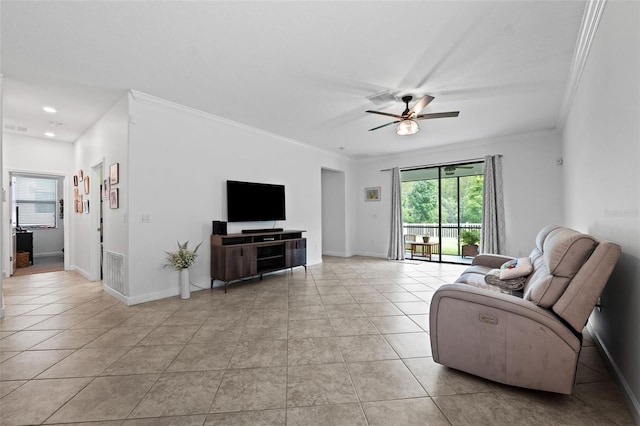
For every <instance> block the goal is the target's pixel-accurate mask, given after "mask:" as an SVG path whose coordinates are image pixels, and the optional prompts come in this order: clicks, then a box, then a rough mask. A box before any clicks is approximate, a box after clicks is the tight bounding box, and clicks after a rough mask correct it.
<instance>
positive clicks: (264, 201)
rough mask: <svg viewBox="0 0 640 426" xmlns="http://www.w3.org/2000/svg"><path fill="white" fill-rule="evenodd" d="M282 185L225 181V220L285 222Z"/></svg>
mask: <svg viewBox="0 0 640 426" xmlns="http://www.w3.org/2000/svg"><path fill="white" fill-rule="evenodd" d="M285 219H286V217H285V208H284V185H271V184H266V183H253V182H238V181H235V180H228V181H227V220H228V221H229V222H253V221H261V220H285Z"/></svg>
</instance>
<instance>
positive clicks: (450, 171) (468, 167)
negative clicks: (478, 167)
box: [442, 166, 473, 176]
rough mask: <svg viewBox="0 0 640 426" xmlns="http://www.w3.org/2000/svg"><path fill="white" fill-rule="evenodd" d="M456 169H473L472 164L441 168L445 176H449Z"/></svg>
mask: <svg viewBox="0 0 640 426" xmlns="http://www.w3.org/2000/svg"><path fill="white" fill-rule="evenodd" d="M456 169H473V166H445V167H443V169H442V170H443V171H444V174H445V175H446V176H451V175H453V174H454V173H455V172H456Z"/></svg>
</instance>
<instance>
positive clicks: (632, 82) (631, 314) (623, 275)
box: [563, 1, 640, 423]
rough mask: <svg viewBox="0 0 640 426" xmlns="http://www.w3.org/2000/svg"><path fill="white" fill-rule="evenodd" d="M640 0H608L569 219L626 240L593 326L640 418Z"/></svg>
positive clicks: (573, 147) (576, 130) (585, 87)
mask: <svg viewBox="0 0 640 426" xmlns="http://www.w3.org/2000/svg"><path fill="white" fill-rule="evenodd" d="M639 52H640V3H638V2H613V1H610V2H608V3H607V4H606V7H605V9H604V12H603V16H602V20H601V21H600V25H599V27H598V29H597V32H596V35H595V38H594V42H593V45H592V47H591V51H590V53H589V57H588V60H587V63H586V66H585V69H584V71H583V74H582V78H581V80H580V83H579V86H578V90H577V92H576V96H575V98H574V101H573V104H572V107H571V111H570V114H569V116H568V120H567V123H566V127H565V130H564V133H563V151H564V154H563V155H564V158H565V164H566V165H565V167H564V172H565V173H564V180H565V193H566V194H567V196H566V203H565V211H566V223H567V225H568V226H571V227H573V228H575V229H577V230H579V231H582V232H588V233H591V234H593V235H596V236H598V237H600V238H604V239H608V240H611V241H613V242H616V243H618V244H620V245H621V246H622V256H621V257H620V260H619V262H618V265H617V266H616V269H615V270H614V273H613V275H612V277H611V279H610V280H609V283H608V284H607V287H606V288H605V290H604V293H603V295H602V311H601V312H597V311H594V313H593V314H592V316H591V318H590V321H589V323H590V326H591V327H592V330H593V331H594V332H595V334H596V338H597V340H598V341H599V342H600V344H601V346H602V348H603V349H604V351H605V354H606V356H607V357H608V358H609V360H610V362H611V364H612V366H613V368H614V372H615V373H616V374H617V375H618V377H619V379H620V380H619V381H620V384H621V385H622V386H621V388H622V390H623V393H625V395H626V396H627V400H628V401H629V402H630V407H631V410H632V412H633V413H634V415H635V419H636V422H638V423H640V363H639V362H638V360H640V195H639V194H640V186H639V185H640V173H639V172H638V165H639V164H640V124H639V121H638V120H639V117H640V53H639Z"/></svg>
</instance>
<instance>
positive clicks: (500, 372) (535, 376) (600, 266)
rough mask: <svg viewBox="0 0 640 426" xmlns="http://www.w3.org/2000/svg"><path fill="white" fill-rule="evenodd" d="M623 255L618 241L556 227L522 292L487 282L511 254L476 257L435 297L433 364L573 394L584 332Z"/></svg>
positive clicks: (540, 241)
mask: <svg viewBox="0 0 640 426" xmlns="http://www.w3.org/2000/svg"><path fill="white" fill-rule="evenodd" d="M619 255H620V246H618V245H616V244H613V243H610V242H607V241H603V240H600V239H597V238H595V237H592V236H590V235H586V234H582V233H579V232H576V231H574V230H572V229H569V228H563V227H558V226H555V225H549V226H547V227H545V228H543V229H542V230H541V231H540V232H539V233H538V236H537V238H536V247H535V248H534V249H533V251H532V252H531V255H530V258H531V263H532V264H533V272H532V273H531V274H530V275H529V277H528V279H527V281H526V284H525V286H524V289H523V293H522V297H520V296H516V295H512V294H505V293H504V292H500V291H495V290H499V289H497V288H493V287H492V286H489V285H487V284H486V283H485V280H484V276H485V274H487V273H488V272H489V271H490V270H491V269H494V268H500V265H502V264H503V263H504V262H505V261H507V260H509V259H512V258H508V257H505V256H495V255H479V256H477V257H476V258H475V259H474V261H473V264H472V266H471V267H469V268H468V269H467V270H466V271H465V272H464V273H463V274H462V275H461V276H460V278H458V280H457V281H456V283H455V284H447V285H444V286H442V287H440V288H439V289H438V291H436V293H435V294H434V296H433V299H432V302H431V310H430V333H431V349H432V353H433V359H434V361H435V362H438V363H440V364H443V365H446V366H448V367H451V368H455V369H457V370H462V371H466V372H468V373H471V374H474V375H477V376H480V377H484V378H487V379H490V380H494V381H496V382H500V383H504V384H508V385H514V386H520V387H524V388H530V389H539V390H544V391H550V392H558V393H564V394H570V393H572V391H573V387H574V384H575V377H576V368H577V365H578V356H579V354H580V348H581V341H582V334H581V332H582V329H583V328H584V326H585V325H586V323H587V320H588V318H589V315H590V314H591V312H592V310H593V308H594V306H595V304H596V303H597V300H598V297H600V294H601V293H602V290H603V289H604V286H605V284H606V283H607V280H608V279H609V276H610V274H611V272H612V270H613V268H614V266H615V264H616V262H617V260H618V257H619Z"/></svg>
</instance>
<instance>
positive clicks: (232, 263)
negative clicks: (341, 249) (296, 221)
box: [211, 231, 307, 293]
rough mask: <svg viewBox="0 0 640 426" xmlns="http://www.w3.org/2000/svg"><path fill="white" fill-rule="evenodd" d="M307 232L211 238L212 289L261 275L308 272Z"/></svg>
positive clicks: (280, 232) (225, 287)
mask: <svg viewBox="0 0 640 426" xmlns="http://www.w3.org/2000/svg"><path fill="white" fill-rule="evenodd" d="M303 232H306V231H277V232H260V233H255V234H254V233H252V234H229V235H212V236H211V288H213V281H214V280H220V281H223V282H224V292H225V293H226V292H227V284H229V282H231V281H237V280H241V279H243V278H248V277H253V276H257V275H260V279H262V275H263V274H265V273H267V272H273V271H278V270H281V269H287V268H291V269H293V268H295V267H296V266H304V269H305V271H306V269H307V239H306V238H303V237H302V233H303Z"/></svg>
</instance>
